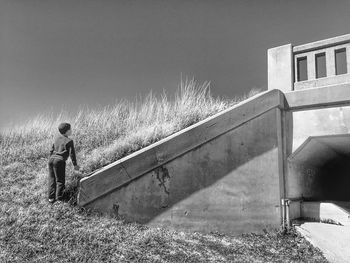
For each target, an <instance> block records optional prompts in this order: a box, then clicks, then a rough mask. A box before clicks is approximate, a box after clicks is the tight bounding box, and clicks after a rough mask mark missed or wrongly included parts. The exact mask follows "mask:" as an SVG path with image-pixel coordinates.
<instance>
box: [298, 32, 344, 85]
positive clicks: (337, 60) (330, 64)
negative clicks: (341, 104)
mask: <svg viewBox="0 0 350 263" xmlns="http://www.w3.org/2000/svg"><path fill="white" fill-rule="evenodd" d="M292 52H293V64H294V90H298V89H305V88H312V87H321V86H328V85H335V84H342V83H347V82H350V74H349V73H350V34H348V35H344V36H339V37H335V38H330V39H326V40H321V41H317V42H313V43H308V44H305V45H300V46H295V47H293V50H292Z"/></svg>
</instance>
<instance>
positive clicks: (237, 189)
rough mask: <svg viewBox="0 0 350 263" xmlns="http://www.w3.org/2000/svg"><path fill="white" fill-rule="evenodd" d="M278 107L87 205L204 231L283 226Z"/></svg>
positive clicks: (128, 217) (131, 216)
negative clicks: (281, 221) (281, 220)
mask: <svg viewBox="0 0 350 263" xmlns="http://www.w3.org/2000/svg"><path fill="white" fill-rule="evenodd" d="M278 111H279V109H278V108H274V109H271V110H269V111H267V112H265V113H263V114H262V115H260V116H258V117H256V118H254V119H251V120H249V121H248V122H246V123H244V124H242V125H241V126H239V127H237V128H235V129H233V130H231V131H228V132H227V133H225V134H222V135H220V136H218V137H216V138H214V139H213V140H210V141H209V142H207V143H205V144H203V145H201V146H199V147H197V148H195V149H193V150H191V151H189V152H187V153H185V154H183V155H181V156H180V157H178V158H176V159H173V160H171V161H170V162H168V163H166V164H163V165H161V166H159V167H157V168H156V169H154V170H152V171H150V172H148V173H146V174H144V175H143V176H141V177H139V178H138V179H136V180H134V181H132V182H131V183H129V184H128V185H126V186H122V187H121V188H118V189H116V190H114V191H112V192H110V193H109V194H107V195H104V196H102V197H100V198H98V199H96V200H94V201H93V202H91V203H89V204H87V207H95V208H98V209H99V210H101V211H104V212H108V213H116V214H118V215H120V216H122V217H124V218H126V219H127V220H130V221H137V222H141V223H148V224H153V225H158V226H159V225H161V226H167V227H174V228H182V229H189V230H195V231H203V232H210V231H220V232H225V233H236V234H237V233H243V232H251V231H261V230H262V229H263V228H264V227H271V226H275V227H277V226H278V225H279V224H280V189H279V167H278V131H277V123H278V116H279V115H278V114H277V112H278Z"/></svg>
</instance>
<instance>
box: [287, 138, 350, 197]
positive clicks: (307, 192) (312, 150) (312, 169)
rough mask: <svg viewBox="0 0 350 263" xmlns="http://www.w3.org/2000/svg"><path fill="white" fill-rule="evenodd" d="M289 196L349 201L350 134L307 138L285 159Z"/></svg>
mask: <svg viewBox="0 0 350 263" xmlns="http://www.w3.org/2000/svg"><path fill="white" fill-rule="evenodd" d="M288 168H289V174H288V179H289V183H290V184H289V185H288V187H289V188H290V189H288V190H289V195H290V196H291V197H294V198H298V197H299V198H302V199H303V200H309V201H325V200H334V201H350V134H342V135H326V136H311V137H309V138H308V139H307V140H306V141H305V142H304V143H303V144H302V145H301V146H300V147H299V148H298V149H297V150H296V151H295V152H294V153H293V154H292V155H291V156H290V157H289V158H288Z"/></svg>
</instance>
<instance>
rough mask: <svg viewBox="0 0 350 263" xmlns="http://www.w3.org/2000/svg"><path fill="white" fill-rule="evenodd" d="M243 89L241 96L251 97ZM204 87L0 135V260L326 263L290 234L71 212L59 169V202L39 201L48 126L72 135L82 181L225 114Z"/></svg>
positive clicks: (48, 118) (71, 192) (71, 193)
mask: <svg viewBox="0 0 350 263" xmlns="http://www.w3.org/2000/svg"><path fill="white" fill-rule="evenodd" d="M256 92H257V91H252V92H251V93H250V94H248V95H247V96H246V97H248V96H251V95H253V94H255V93H256ZM242 99H244V98H241V99H233V100H225V99H221V98H213V97H212V96H211V94H210V91H209V84H208V83H204V84H203V85H197V84H196V83H195V82H194V81H187V82H185V83H181V86H180V88H179V90H178V92H177V93H176V95H175V97H174V98H171V99H168V98H167V97H166V95H165V94H163V95H162V96H161V97H157V96H154V95H152V94H149V95H148V96H147V97H146V98H145V99H144V100H141V101H136V102H127V101H120V102H119V103H116V105H114V106H111V107H105V108H101V109H98V110H89V109H82V110H81V111H80V112H78V114H77V115H75V116H71V115H69V114H67V113H64V112H62V113H60V114H58V115H57V116H54V115H53V114H47V115H41V116H38V117H36V118H34V119H33V120H30V121H28V122H27V123H25V124H23V125H21V126H18V127H13V128H11V129H8V130H6V131H4V132H2V133H1V134H0V149H1V151H0V161H1V167H0V262H208V261H213V262H285V261H289V262H326V260H325V259H324V257H323V256H322V254H321V253H320V252H319V251H318V250H317V249H315V248H313V247H312V246H311V245H310V244H309V243H308V242H307V241H305V240H304V239H303V238H301V237H300V236H299V235H298V234H296V233H295V232H293V231H292V232H290V233H287V234H282V233H281V232H279V231H277V230H276V231H272V232H266V233H265V234H261V235H257V234H246V235H242V236H239V237H233V236H228V235H222V234H219V233H211V234H201V233H187V232H181V231H171V230H167V229H164V228H154V227H152V228H151V227H146V226H143V225H139V224H130V223H126V222H123V221H121V220H119V219H118V218H113V217H111V216H102V215H100V214H98V213H97V212H95V211H88V210H85V209H83V208H79V207H77V206H76V204H75V194H76V186H77V181H78V179H79V176H77V175H74V174H73V170H72V165H71V164H69V165H67V202H66V203H56V204H54V205H50V204H48V202H47V160H48V152H49V149H50V146H51V143H52V140H53V138H54V136H55V134H56V133H57V126H58V124H59V123H60V122H62V121H68V122H70V123H71V124H72V127H73V139H74V141H75V145H76V151H77V155H78V163H79V164H80V165H81V167H82V173H83V174H87V173H90V172H92V171H94V170H96V169H99V168H101V167H103V166H104V165H107V164H109V163H111V162H113V161H115V160H118V159H120V158H122V157H124V156H126V155H128V154H130V153H132V152H134V151H137V150H138V149H141V148H142V147H145V146H147V145H149V144H151V143H154V142H156V141H158V140H160V139H162V138H164V137H166V136H169V135H171V134H172V133H174V132H176V131H179V130H181V129H183V128H185V127H188V126H189V125H191V124H193V123H196V122H198V121H200V120H202V119H205V118H206V117H208V116H211V115H213V114H215V113H217V112H219V111H221V110H224V109H226V108H228V107H230V106H232V105H234V104H236V103H237V102H238V101H240V100H242Z"/></svg>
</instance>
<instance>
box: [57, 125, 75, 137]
mask: <svg viewBox="0 0 350 263" xmlns="http://www.w3.org/2000/svg"><path fill="white" fill-rule="evenodd" d="M58 130H59V132H60V133H61V134H62V135H67V136H70V135H71V134H72V129H71V126H70V124H69V123H67V122H62V123H61V124H60V125H58Z"/></svg>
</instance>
